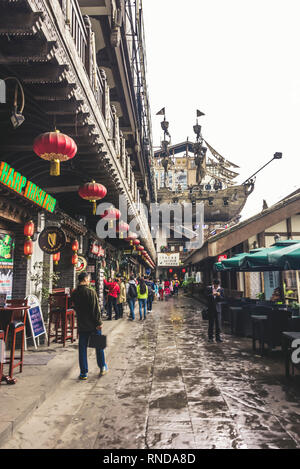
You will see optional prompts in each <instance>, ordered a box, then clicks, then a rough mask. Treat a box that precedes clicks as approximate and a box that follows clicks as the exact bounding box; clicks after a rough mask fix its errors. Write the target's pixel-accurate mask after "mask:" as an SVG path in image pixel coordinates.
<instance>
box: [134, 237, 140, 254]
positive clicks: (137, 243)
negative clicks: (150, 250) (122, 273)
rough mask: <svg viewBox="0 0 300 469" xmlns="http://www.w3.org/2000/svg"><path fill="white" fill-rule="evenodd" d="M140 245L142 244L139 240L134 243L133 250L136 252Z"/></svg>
mask: <svg viewBox="0 0 300 469" xmlns="http://www.w3.org/2000/svg"><path fill="white" fill-rule="evenodd" d="M140 244H141V242H140V240H139V239H135V240H134V241H133V249H134V251H136V250H137V247H138V246H139V245H140Z"/></svg>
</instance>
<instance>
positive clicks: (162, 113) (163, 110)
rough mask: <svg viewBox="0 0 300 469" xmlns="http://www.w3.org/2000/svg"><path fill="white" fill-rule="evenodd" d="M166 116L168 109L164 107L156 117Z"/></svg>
mask: <svg viewBox="0 0 300 469" xmlns="http://www.w3.org/2000/svg"><path fill="white" fill-rule="evenodd" d="M165 114H166V108H165V107H163V108H162V109H161V110H160V111H159V112H158V113H157V114H156V115H157V116H164V115H165Z"/></svg>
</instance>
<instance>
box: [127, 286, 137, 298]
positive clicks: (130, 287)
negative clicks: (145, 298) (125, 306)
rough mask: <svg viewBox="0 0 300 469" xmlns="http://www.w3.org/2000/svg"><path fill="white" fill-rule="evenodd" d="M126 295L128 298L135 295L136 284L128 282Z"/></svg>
mask: <svg viewBox="0 0 300 469" xmlns="http://www.w3.org/2000/svg"><path fill="white" fill-rule="evenodd" d="M127 297H128V298H129V299H130V300H131V299H133V298H136V297H137V289H136V285H133V283H130V284H129V289H128V293H127Z"/></svg>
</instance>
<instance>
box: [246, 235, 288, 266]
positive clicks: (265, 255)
mask: <svg viewBox="0 0 300 469" xmlns="http://www.w3.org/2000/svg"><path fill="white" fill-rule="evenodd" d="M295 243H296V241H295V240H290V239H289V240H286V241H277V242H276V243H275V244H273V245H272V246H270V247H269V248H263V249H261V250H259V251H258V252H256V253H252V254H251V253H249V254H248V255H246V256H245V257H244V259H243V261H242V265H241V270H243V271H249V272H251V271H252V272H266V271H278V270H283V266H282V265H280V264H278V263H275V262H274V263H270V261H269V260H270V256H271V255H273V254H275V253H278V254H279V255H280V252H281V251H282V250H283V249H286V248H288V247H291V246H292V245H294V244H295Z"/></svg>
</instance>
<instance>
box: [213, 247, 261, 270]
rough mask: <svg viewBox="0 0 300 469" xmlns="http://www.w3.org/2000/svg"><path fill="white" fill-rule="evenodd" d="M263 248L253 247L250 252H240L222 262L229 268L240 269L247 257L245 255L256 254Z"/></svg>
mask: <svg viewBox="0 0 300 469" xmlns="http://www.w3.org/2000/svg"><path fill="white" fill-rule="evenodd" d="M262 249H263V248H259V249H252V250H251V251H250V253H249V252H242V253H240V254H235V255H234V256H233V257H231V258H230V259H226V260H224V261H222V264H223V266H224V267H226V268H229V269H239V268H240V267H241V266H242V263H243V261H244V259H245V257H247V256H249V254H252V253H253V254H255V253H256V252H259V251H261V250H262Z"/></svg>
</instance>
